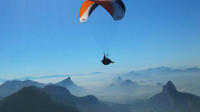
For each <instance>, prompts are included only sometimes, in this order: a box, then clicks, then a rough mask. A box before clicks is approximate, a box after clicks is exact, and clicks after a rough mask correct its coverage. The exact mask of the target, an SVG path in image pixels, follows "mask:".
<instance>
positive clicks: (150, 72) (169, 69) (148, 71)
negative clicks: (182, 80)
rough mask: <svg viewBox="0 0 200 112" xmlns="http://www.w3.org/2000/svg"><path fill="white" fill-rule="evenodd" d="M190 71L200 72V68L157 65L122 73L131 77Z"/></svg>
mask: <svg viewBox="0 0 200 112" xmlns="http://www.w3.org/2000/svg"><path fill="white" fill-rule="evenodd" d="M188 72H200V68H198V67H190V68H172V67H165V66H163V67H157V68H149V69H145V70H139V71H130V72H128V73H125V74H122V76H126V77H131V76H140V77H142V76H145V77H146V76H151V75H157V74H159V75H165V74H173V73H188Z"/></svg>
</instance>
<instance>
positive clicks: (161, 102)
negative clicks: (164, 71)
mask: <svg viewBox="0 0 200 112" xmlns="http://www.w3.org/2000/svg"><path fill="white" fill-rule="evenodd" d="M134 107H135V108H134V112H145V111H149V112H199V111H200V97H198V96H195V95H192V94H190V93H184V92H179V91H178V90H177V89H176V87H175V85H174V84H173V83H172V82H171V81H169V82H167V84H166V85H164V86H163V90H162V92H161V93H159V94H157V95H155V96H153V97H152V98H150V99H149V100H147V101H144V102H141V103H139V104H137V105H135V106H134Z"/></svg>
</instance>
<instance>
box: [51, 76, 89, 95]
mask: <svg viewBox="0 0 200 112" xmlns="http://www.w3.org/2000/svg"><path fill="white" fill-rule="evenodd" d="M54 85H58V86H61V87H65V88H67V89H68V90H69V91H70V92H71V93H72V94H74V95H78V96H82V95H85V93H86V89H84V88H83V87H80V86H78V85H76V84H75V83H74V82H73V81H72V79H71V77H68V78H67V79H65V80H62V81H60V82H58V83H55V84H54Z"/></svg>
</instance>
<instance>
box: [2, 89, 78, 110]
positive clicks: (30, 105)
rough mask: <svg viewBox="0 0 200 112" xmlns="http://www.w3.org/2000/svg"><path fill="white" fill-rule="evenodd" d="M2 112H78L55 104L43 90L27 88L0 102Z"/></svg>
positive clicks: (71, 107)
mask: <svg viewBox="0 0 200 112" xmlns="http://www.w3.org/2000/svg"><path fill="white" fill-rule="evenodd" d="M0 111H1V112H78V110H77V109H76V108H75V107H74V106H71V105H62V104H58V103H56V102H54V101H53V100H52V99H51V98H50V97H49V96H48V95H47V94H46V93H45V92H44V91H43V90H42V89H41V88H37V87H34V86H30V87H25V88H23V89H21V90H20V91H18V92H16V93H14V94H13V95H11V96H8V97H6V98H4V99H3V100H2V101H0Z"/></svg>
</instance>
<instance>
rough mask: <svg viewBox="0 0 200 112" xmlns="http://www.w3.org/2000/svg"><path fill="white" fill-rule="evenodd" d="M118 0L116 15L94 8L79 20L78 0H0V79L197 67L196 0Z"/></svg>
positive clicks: (199, 11)
mask: <svg viewBox="0 0 200 112" xmlns="http://www.w3.org/2000/svg"><path fill="white" fill-rule="evenodd" d="M123 1H124V3H125V5H126V8H127V11H126V15H125V17H124V18H123V19H122V20H120V21H114V20H113V19H112V17H111V16H110V15H109V14H108V13H107V12H106V11H105V10H104V9H103V8H102V7H98V8H97V10H95V11H94V13H93V14H92V15H91V17H90V18H89V19H88V21H87V22H86V23H80V22H79V19H78V15H79V10H80V6H81V4H82V2H83V1H82V0H73V1H66V0H60V1H54V0H43V1H41V0H18V1H13V0H1V1H0V16H1V17H0V31H1V33H0V79H10V78H12V79H14V78H18V77H29V76H35V77H39V76H46V75H55V74H85V73H91V72H109V73H117V72H124V71H130V70H138V69H144V68H153V67H159V66H172V67H177V66H185V65H186V66H190V67H200V58H199V57H200V52H199V50H200V44H199V43H200V32H199V31H200V22H199V20H200V7H199V6H200V1H199V0H191V1H188V0H168V1H159V0H123ZM104 52H109V57H110V58H112V59H113V60H114V61H115V63H114V64H112V65H110V66H104V65H102V64H101V59H102V57H103V53H104Z"/></svg>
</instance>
